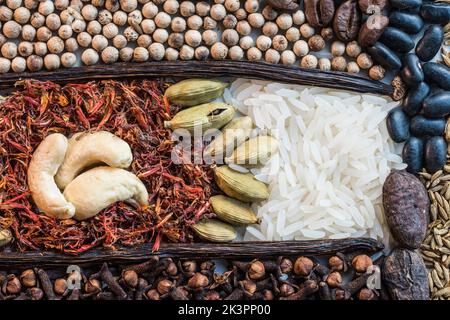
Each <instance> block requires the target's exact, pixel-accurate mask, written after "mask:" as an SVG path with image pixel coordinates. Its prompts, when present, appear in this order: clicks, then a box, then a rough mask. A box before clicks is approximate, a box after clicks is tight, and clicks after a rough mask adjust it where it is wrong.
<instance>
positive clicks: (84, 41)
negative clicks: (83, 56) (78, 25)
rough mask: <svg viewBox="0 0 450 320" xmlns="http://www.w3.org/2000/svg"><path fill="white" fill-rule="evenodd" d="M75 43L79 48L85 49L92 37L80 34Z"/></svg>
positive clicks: (85, 33)
mask: <svg viewBox="0 0 450 320" xmlns="http://www.w3.org/2000/svg"><path fill="white" fill-rule="evenodd" d="M77 42H78V44H79V45H80V46H81V47H83V48H87V47H89V46H90V45H91V43H92V36H91V35H90V34H89V33H87V32H81V33H79V34H78V35H77Z"/></svg>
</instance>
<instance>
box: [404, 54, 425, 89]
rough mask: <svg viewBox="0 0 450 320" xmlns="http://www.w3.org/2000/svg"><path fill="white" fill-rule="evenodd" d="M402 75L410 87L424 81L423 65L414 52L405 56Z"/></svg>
mask: <svg viewBox="0 0 450 320" xmlns="http://www.w3.org/2000/svg"><path fill="white" fill-rule="evenodd" d="M400 75H401V77H402V79H403V81H404V82H405V83H406V85H408V86H409V87H415V86H417V85H418V84H419V83H420V82H422V81H423V79H424V76H423V71H422V66H421V64H420V60H419V58H418V57H417V56H416V55H415V54H414V53H408V54H406V55H405V57H404V58H403V69H402V71H401V73H400Z"/></svg>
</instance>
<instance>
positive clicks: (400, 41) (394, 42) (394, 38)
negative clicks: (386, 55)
mask: <svg viewBox="0 0 450 320" xmlns="http://www.w3.org/2000/svg"><path fill="white" fill-rule="evenodd" d="M380 41H381V42H383V43H384V44H385V45H386V46H388V47H389V48H391V49H392V50H394V51H397V52H400V53H406V52H409V51H411V49H413V48H414V44H415V43H414V41H413V39H412V38H411V36H410V35H409V34H407V33H406V32H403V31H402V30H400V29H398V28H393V27H387V28H386V29H384V32H383V34H382V35H381V38H380Z"/></svg>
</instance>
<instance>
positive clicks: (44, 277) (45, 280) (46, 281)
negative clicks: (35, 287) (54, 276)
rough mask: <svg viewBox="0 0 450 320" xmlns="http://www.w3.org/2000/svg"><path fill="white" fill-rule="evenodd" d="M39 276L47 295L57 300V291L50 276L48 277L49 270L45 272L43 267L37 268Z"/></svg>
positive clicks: (48, 297)
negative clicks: (54, 289)
mask: <svg viewBox="0 0 450 320" xmlns="http://www.w3.org/2000/svg"><path fill="white" fill-rule="evenodd" d="M35 272H36V273H37V275H38V277H39V281H40V283H41V286H42V290H43V291H44V293H45V295H46V296H47V299H48V300H56V295H55V292H54V291H53V285H52V282H51V281H50V278H49V277H48V274H47V272H45V271H44V270H43V269H37V270H35Z"/></svg>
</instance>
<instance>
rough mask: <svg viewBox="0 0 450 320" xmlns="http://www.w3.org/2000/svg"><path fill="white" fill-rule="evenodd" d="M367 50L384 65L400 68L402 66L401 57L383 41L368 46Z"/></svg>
mask: <svg viewBox="0 0 450 320" xmlns="http://www.w3.org/2000/svg"><path fill="white" fill-rule="evenodd" d="M367 51H368V52H369V54H370V55H371V56H372V58H373V59H374V60H375V61H377V62H378V63H379V64H381V65H382V66H383V67H386V68H388V69H400V68H401V66H402V62H401V61H400V58H399V57H398V56H397V55H396V54H395V53H394V52H393V51H392V50H391V49H389V48H388V47H386V46H385V45H384V44H382V43H381V42H377V43H375V45H373V46H372V47H368V48H367Z"/></svg>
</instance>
